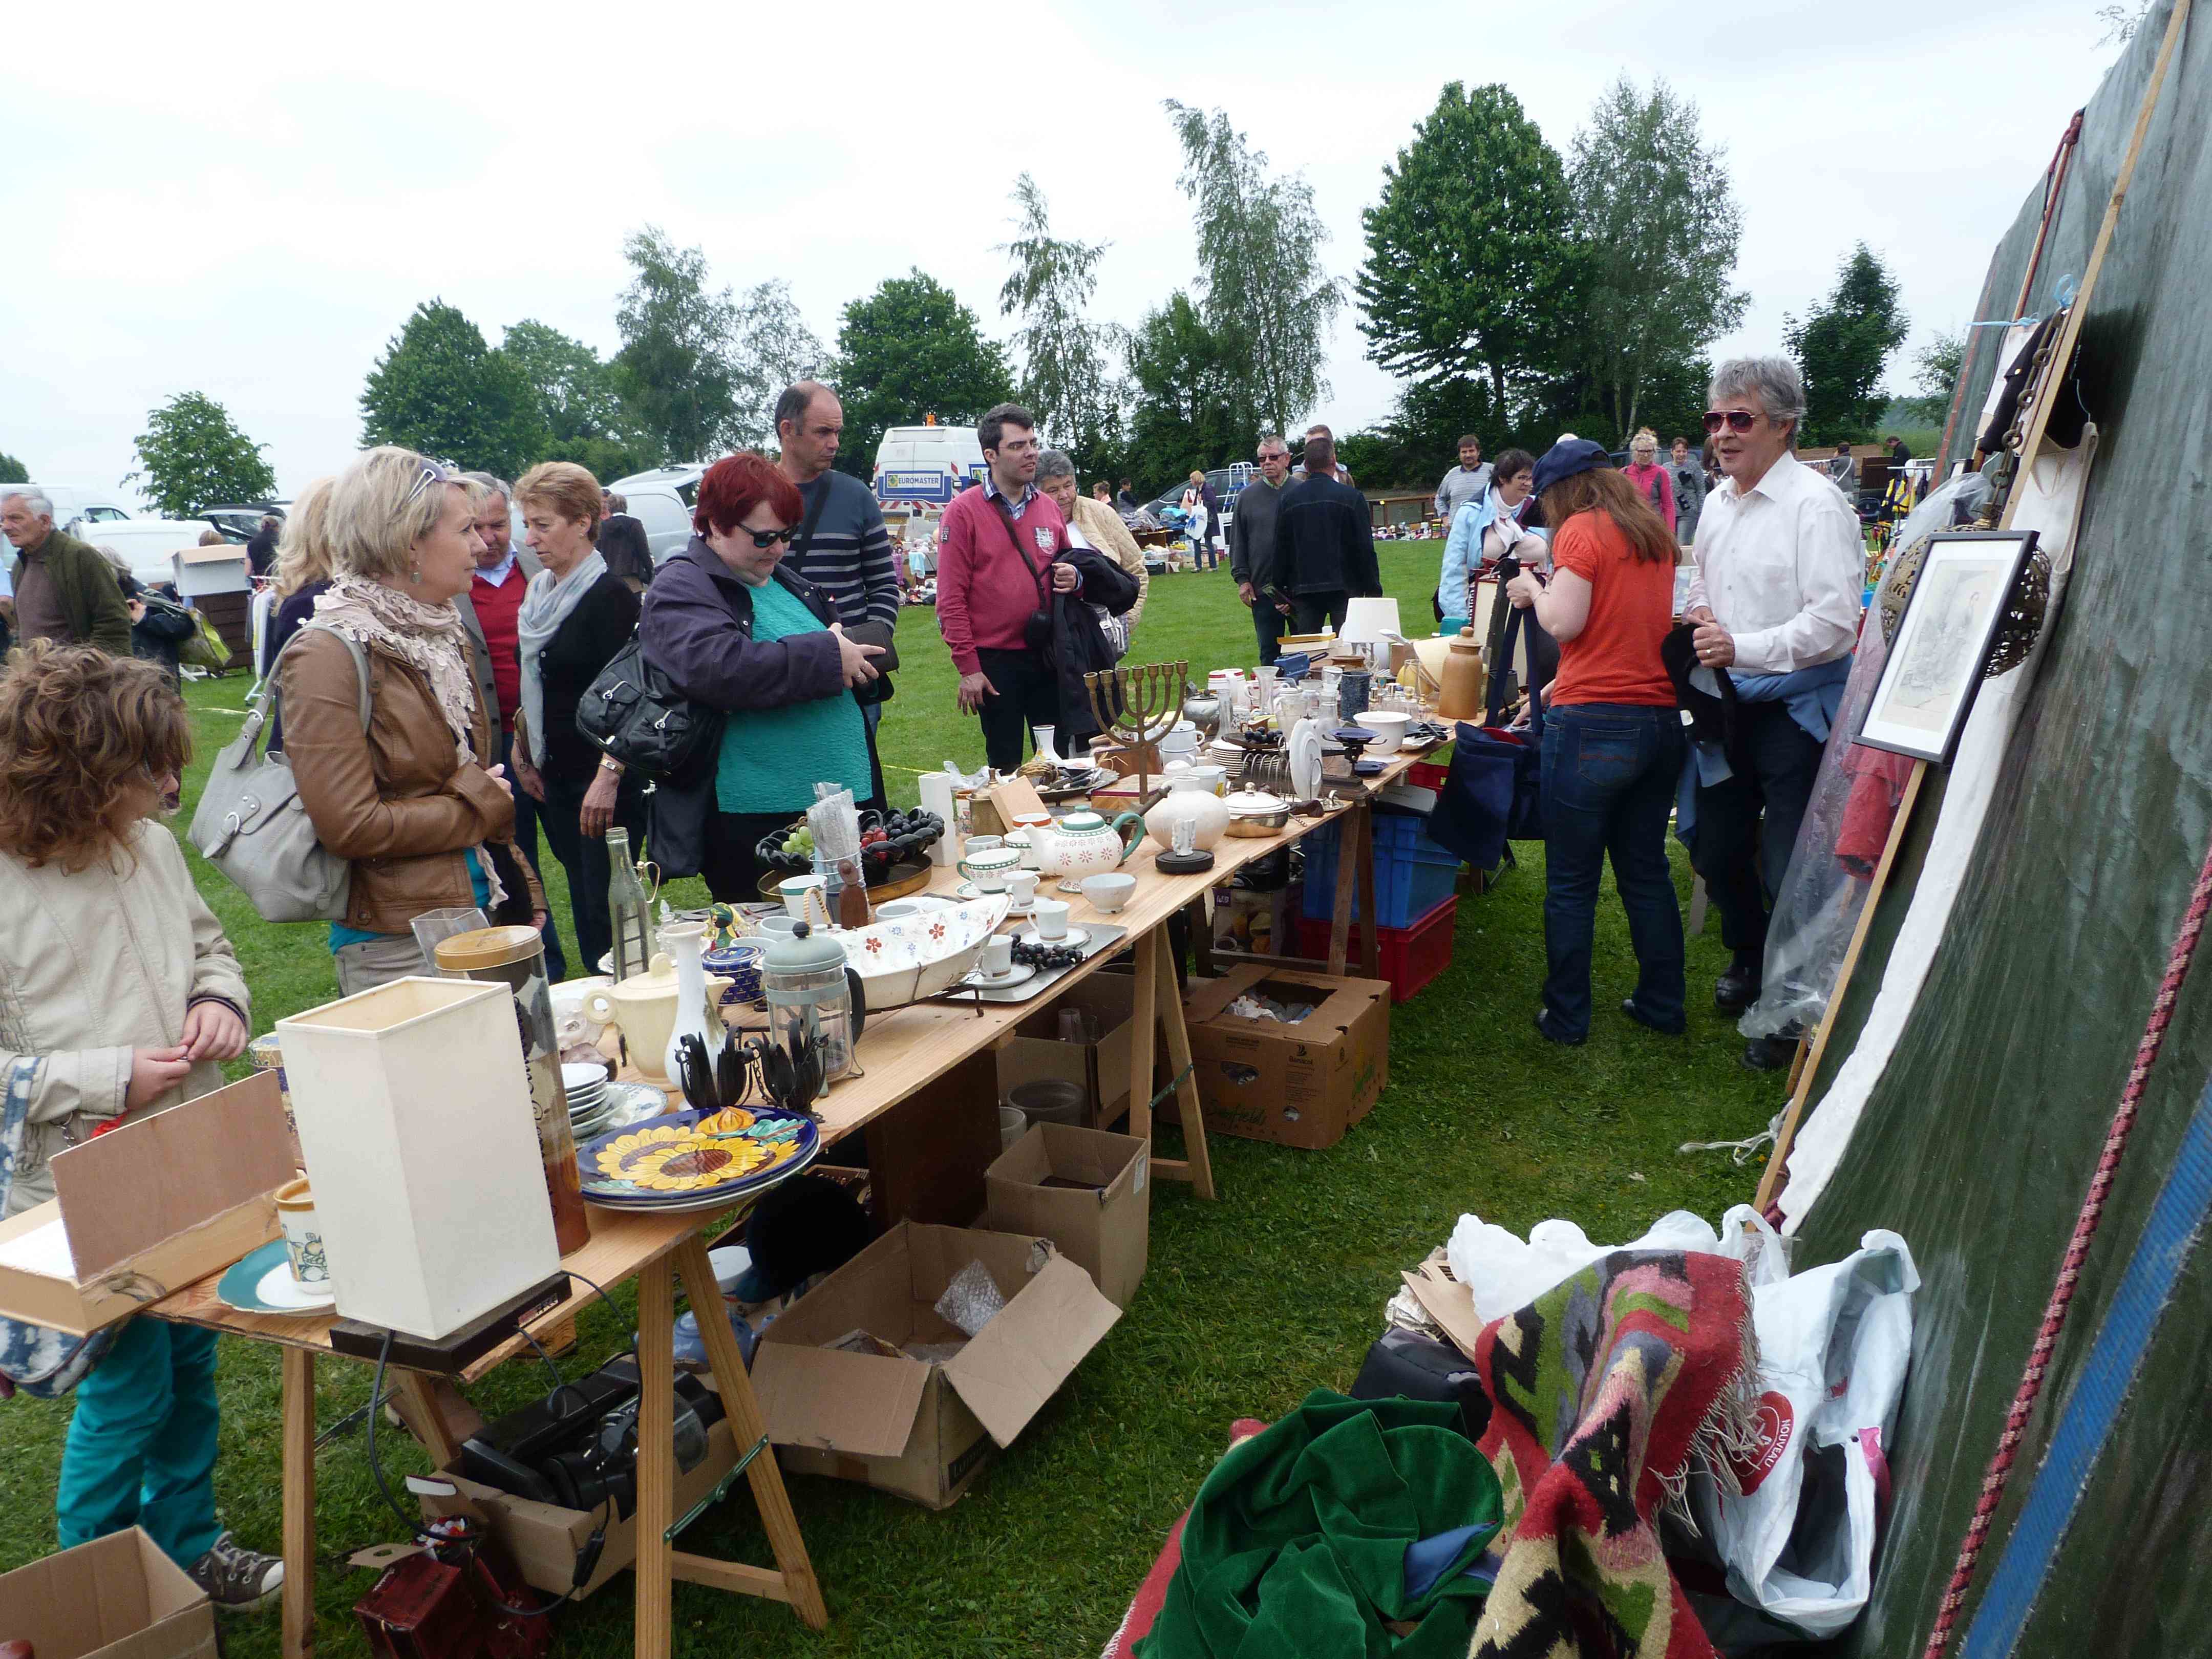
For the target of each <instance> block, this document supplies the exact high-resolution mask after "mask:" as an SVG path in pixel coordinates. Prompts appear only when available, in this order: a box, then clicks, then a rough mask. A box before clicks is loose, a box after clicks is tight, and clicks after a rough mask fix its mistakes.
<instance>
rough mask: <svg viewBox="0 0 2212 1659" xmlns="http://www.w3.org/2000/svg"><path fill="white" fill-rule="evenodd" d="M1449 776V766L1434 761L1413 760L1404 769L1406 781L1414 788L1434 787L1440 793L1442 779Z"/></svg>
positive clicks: (1442, 784)
mask: <svg viewBox="0 0 2212 1659" xmlns="http://www.w3.org/2000/svg"><path fill="white" fill-rule="evenodd" d="M1450 776H1451V768H1450V767H1449V766H1442V765H1439V764H1437V763H1436V762H1435V761H1415V762H1414V763H1413V764H1412V765H1411V766H1409V767H1407V769H1406V781H1407V783H1409V784H1411V785H1412V786H1413V787H1414V788H1416V789H1434V790H1437V792H1439V793H1441V792H1442V791H1443V787H1444V780H1445V779H1447V778H1449V777H1450Z"/></svg>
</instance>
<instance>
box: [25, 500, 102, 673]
mask: <svg viewBox="0 0 2212 1659" xmlns="http://www.w3.org/2000/svg"><path fill="white" fill-rule="evenodd" d="M0 534H4V535H5V536H6V537H7V538H8V540H9V542H10V543H11V544H13V545H14V547H15V570H14V571H13V573H12V575H11V580H13V582H14V584H15V617H14V623H15V627H14V632H15V638H16V639H17V640H18V641H29V640H59V641H62V642H63V643H64V644H69V645H96V646H98V647H100V649H101V650H103V651H106V652H108V653H112V654H113V655H115V656H118V657H127V656H129V655H130V654H131V608H130V606H128V605H125V603H124V601H123V589H122V588H121V586H118V584H117V582H116V580H115V572H114V570H113V569H112V568H110V566H109V565H108V562H107V561H106V559H105V558H103V557H101V556H100V552H99V550H97V549H96V548H93V547H89V546H87V545H86V544H84V543H82V542H81V541H79V540H77V538H76V537H74V536H69V535H64V533H63V532H60V531H58V530H57V529H55V528H54V505H53V503H52V501H48V500H47V499H46V497H45V496H44V495H40V493H39V492H38V491H37V490H35V489H17V490H5V489H0Z"/></svg>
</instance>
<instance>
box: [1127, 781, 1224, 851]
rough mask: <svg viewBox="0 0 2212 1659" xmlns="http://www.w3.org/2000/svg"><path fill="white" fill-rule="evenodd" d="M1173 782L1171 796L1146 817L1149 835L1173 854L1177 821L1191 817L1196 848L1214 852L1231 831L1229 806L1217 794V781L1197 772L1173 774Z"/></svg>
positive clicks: (1160, 801)
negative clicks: (1214, 782) (1214, 847)
mask: <svg viewBox="0 0 2212 1659" xmlns="http://www.w3.org/2000/svg"><path fill="white" fill-rule="evenodd" d="M1206 770H1207V771H1208V772H1218V771H1219V770H1220V769H1219V768H1218V767H1209V768H1207V769H1206ZM1169 779H1170V781H1169V784H1168V793H1166V794H1164V795H1163V796H1162V797H1161V798H1160V799H1159V801H1158V803H1157V804H1156V805H1154V806H1153V807H1152V811H1149V812H1147V813H1146V814H1145V829H1146V833H1148V834H1149V835H1150V836H1152V842H1153V844H1154V845H1156V846H1157V847H1158V848H1159V849H1160V850H1161V851H1162V852H1164V853H1165V852H1170V851H1171V850H1173V848H1174V847H1175V827H1176V822H1177V821H1178V820H1179V819H1182V818H1188V819H1189V820H1190V821H1191V829H1192V831H1193V836H1192V842H1191V844H1192V846H1193V847H1194V848H1196V849H1197V850H1198V851H1200V852H1201V853H1210V852H1212V850H1213V844H1214V843H1215V842H1218V841H1219V840H1220V839H1221V837H1222V836H1223V834H1224V832H1225V831H1226V830H1227V829H1228V828H1229V807H1228V805H1227V804H1226V803H1225V802H1224V801H1223V800H1222V799H1221V797H1220V796H1218V795H1217V794H1215V793H1213V788H1214V786H1213V780H1212V778H1211V777H1209V776H1206V775H1203V774H1200V773H1199V772H1198V771H1196V770H1195V769H1184V770H1182V771H1180V772H1175V773H1170V775H1169Z"/></svg>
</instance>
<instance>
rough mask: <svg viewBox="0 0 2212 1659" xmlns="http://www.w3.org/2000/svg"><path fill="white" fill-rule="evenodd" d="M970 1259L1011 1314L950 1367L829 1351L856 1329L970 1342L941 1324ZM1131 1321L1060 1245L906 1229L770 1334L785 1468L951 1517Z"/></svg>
mask: <svg viewBox="0 0 2212 1659" xmlns="http://www.w3.org/2000/svg"><path fill="white" fill-rule="evenodd" d="M971 1261H980V1262H981V1263H982V1264H983V1266H984V1267H985V1268H986V1269H987V1271H988V1272H989V1273H990V1275H991V1278H992V1280H993V1282H994V1283H995V1284H996V1285H998V1287H999V1292H1000V1295H1001V1296H1003V1297H1006V1307H1005V1309H1004V1310H1002V1311H1001V1312H1000V1314H999V1315H998V1316H996V1317H995V1318H994V1319H993V1320H992V1321H991V1322H990V1323H989V1324H987V1325H986V1326H984V1327H983V1328H982V1331H981V1334H978V1335H977V1336H975V1337H974V1338H973V1339H971V1340H968V1341H967V1342H966V1343H965V1345H964V1346H963V1347H962V1348H961V1350H960V1352H958V1353H957V1354H955V1355H953V1356H952V1357H951V1358H949V1359H945V1360H943V1361H938V1362H926V1361H923V1360H920V1359H915V1358H911V1357H908V1356H906V1355H903V1354H902V1355H900V1356H898V1357H896V1358H893V1357H891V1356H890V1355H888V1354H880V1353H853V1352H846V1351H844V1350H842V1349H839V1348H832V1347H829V1346H825V1345H826V1344H829V1343H833V1342H836V1341H837V1340H839V1339H840V1338H842V1337H844V1336H846V1335H847V1334H849V1333H851V1332H853V1331H855V1330H863V1331H866V1332H867V1333H868V1334H870V1335H872V1336H873V1337H876V1338H878V1339H879V1340H882V1341H884V1342H887V1343H891V1344H894V1345H896V1346H899V1347H905V1346H907V1345H908V1344H910V1343H950V1342H957V1341H959V1340H961V1333H960V1331H959V1329H958V1328H957V1327H956V1326H953V1325H951V1324H949V1323H947V1322H945V1319H944V1318H943V1317H941V1316H939V1314H938V1312H937V1311H936V1304H937V1301H938V1299H939V1297H942V1296H943V1295H944V1294H945V1287H946V1286H947V1285H950V1284H951V1281H952V1279H953V1276H954V1275H955V1274H957V1273H959V1272H960V1271H961V1270H962V1269H963V1268H964V1267H967V1266H968V1264H969V1262H971ZM1119 1318H1121V1310H1120V1309H1119V1308H1116V1307H1115V1305H1114V1304H1112V1303H1110V1302H1109V1301H1108V1300H1107V1299H1106V1298H1105V1297H1103V1296H1101V1295H1100V1294H1099V1293H1098V1288H1097V1285H1093V1284H1092V1283H1091V1275H1090V1274H1088V1273H1085V1272H1084V1270H1083V1269H1082V1268H1081V1267H1078V1266H1076V1264H1075V1263H1074V1262H1073V1261H1069V1260H1068V1259H1067V1258H1066V1256H1064V1255H1060V1254H1059V1253H1058V1252H1057V1251H1055V1250H1054V1249H1053V1247H1052V1244H1051V1243H1050V1241H1048V1240H1046V1239H1042V1238H1021V1237H1014V1236H1012V1235H1011V1234H1007V1233H991V1232H978V1231H973V1230H970V1229H968V1228H962V1227H926V1226H922V1225H918V1224H916V1223H914V1222H905V1223H902V1224H901V1225H899V1226H897V1227H896V1228H894V1229H892V1230H891V1231H890V1232H887V1233H885V1234H884V1236H883V1237H881V1238H879V1239H878V1240H876V1242H875V1243H872V1244H871V1245H869V1246H868V1248H867V1249H865V1250H863V1251H861V1252H860V1255H856V1256H854V1258H853V1259H852V1260H851V1261H848V1262H847V1263H846V1264H845V1265H844V1266H843V1267H840V1268H839V1269H838V1270H837V1271H836V1273H832V1274H831V1275H830V1276H829V1278H828V1279H824V1280H823V1282H822V1283H821V1284H820V1285H817V1286H816V1287H815V1288H814V1289H813V1290H812V1291H809V1292H808V1293H807V1294H806V1295H805V1297H803V1298H801V1299H800V1300H799V1303H798V1304H796V1305H794V1306H793V1307H792V1308H791V1309H790V1310H788V1311H787V1312H786V1313H784V1314H783V1315H781V1316H780V1317H778V1318H777V1320H776V1322H775V1323H774V1324H772V1325H770V1326H769V1328H767V1329H766V1330H764V1331H763V1332H762V1333H761V1345H760V1348H759V1351H758V1352H757V1353H756V1354H755V1355H754V1356H753V1372H752V1377H753V1389H754V1391H755V1392H756V1393H757V1394H758V1395H759V1396H760V1402H761V1410H762V1412H763V1414H764V1415H765V1416H766V1418H767V1419H768V1431H769V1439H771V1440H772V1441H774V1442H775V1444H776V1445H777V1446H778V1447H779V1448H781V1455H782V1458H783V1462H784V1466H785V1467H786V1468H789V1469H791V1470H793V1471H794V1472H797V1473H799V1474H826V1475H830V1476H833V1477H835V1478H836V1479H838V1480H857V1481H860V1483H861V1484H863V1485H865V1486H874V1487H876V1488H877V1489H878V1490H879V1491H882V1492H896V1493H897V1494H898V1495H899V1496H900V1497H902V1498H912V1499H913V1500H914V1501H915V1503H917V1504H922V1505H924V1506H925V1507H927V1508H929V1509H933V1510H941V1509H945V1508H946V1507H948V1506H949V1505H951V1504H953V1503H954V1502H955V1501H957V1499H958V1498H960V1496H961V1494H962V1493H963V1492H966V1491H967V1490H968V1488H969V1486H971V1485H973V1484H974V1482H975V1477H976V1475H977V1474H979V1473H980V1472H981V1469H982V1468H983V1466H984V1464H985V1463H986V1462H988V1461H989V1457H990V1454H991V1452H992V1450H993V1449H994V1447H999V1446H1009V1445H1012V1443H1013V1441H1014V1437H1015V1436H1017V1435H1018V1434H1019V1433H1020V1432H1021V1431H1022V1430H1023V1429H1024V1427H1025V1426H1027V1425H1028V1424H1029V1421H1030V1419H1031V1418H1033V1417H1035V1416H1036V1414H1037V1413H1038V1412H1039V1411H1041V1410H1042V1409H1043V1407H1044V1403H1045V1401H1048V1400H1049V1399H1050V1398H1051V1397H1052V1396H1053V1395H1054V1392H1055V1391H1056V1390H1057V1389H1059V1387H1060V1384H1061V1383H1064V1382H1066V1380H1067V1378H1068V1376H1070V1374H1071V1373H1073V1371H1074V1370H1075V1368H1076V1366H1077V1364H1079V1363H1080V1362H1081V1360H1082V1358H1083V1356H1084V1355H1085V1354H1086V1353H1088V1352H1091V1349H1092V1348H1094V1347H1096V1346H1097V1344H1098V1340H1099V1339H1100V1338H1101V1337H1103V1336H1104V1335H1105V1334H1106V1333H1107V1332H1108V1331H1109V1330H1110V1329H1112V1328H1113V1326H1114V1322H1115V1321H1116V1320H1118V1319H1119Z"/></svg>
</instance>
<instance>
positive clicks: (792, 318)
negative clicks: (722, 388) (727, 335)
mask: <svg viewBox="0 0 2212 1659" xmlns="http://www.w3.org/2000/svg"><path fill="white" fill-rule="evenodd" d="M735 360H736V362H737V367H738V375H737V383H738V415H737V422H736V431H735V434H734V436H735V437H736V440H737V441H738V443H739V444H741V445H743V446H744V447H747V448H751V449H759V448H761V447H763V446H772V445H773V444H774V443H775V400H776V399H777V398H780V397H781V396H782V395H783V389H784V387H786V386H790V385H791V384H793V382H794V381H798V380H814V379H817V378H818V377H819V376H820V375H821V374H822V373H823V370H824V369H825V368H828V367H829V349H828V348H826V347H825V346H823V343H822V342H821V341H820V340H818V339H817V338H816V337H815V334H814V331H813V330H812V329H811V328H809V327H807V326H806V319H805V318H803V317H801V316H800V315H799V307H798V306H797V305H796V304H794V303H793V301H792V297H791V284H790V283H787V282H784V281H783V280H781V278H777V279H775V280H774V281H771V282H766V283H757V284H756V285H755V286H754V287H752V288H750V289H747V290H746V291H745V295H744V298H743V299H742V300H740V301H738V328H737V346H736V354H735Z"/></svg>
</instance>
